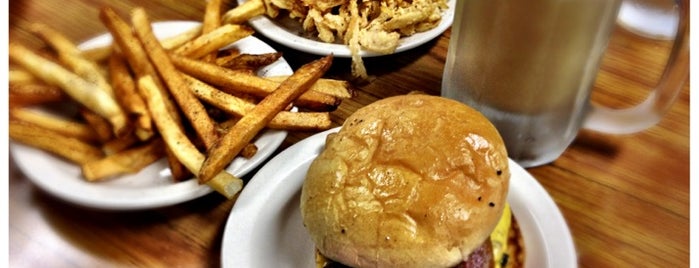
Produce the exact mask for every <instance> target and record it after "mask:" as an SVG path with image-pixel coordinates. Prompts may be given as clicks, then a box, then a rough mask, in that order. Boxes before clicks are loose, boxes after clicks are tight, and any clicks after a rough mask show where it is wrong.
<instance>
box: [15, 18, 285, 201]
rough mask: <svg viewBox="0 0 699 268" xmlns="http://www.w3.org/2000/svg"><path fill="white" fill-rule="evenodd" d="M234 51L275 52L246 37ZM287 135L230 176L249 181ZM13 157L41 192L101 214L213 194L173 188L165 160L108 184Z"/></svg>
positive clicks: (166, 27)
mask: <svg viewBox="0 0 699 268" xmlns="http://www.w3.org/2000/svg"><path fill="white" fill-rule="evenodd" d="M196 25H198V23H196V22H188V21H169V22H158V23H154V24H153V31H154V33H155V34H156V36H157V37H159V38H164V37H167V36H171V35H174V34H177V33H179V32H182V31H185V30H187V29H189V28H190V27H194V26H196ZM111 41H112V39H111V35H109V34H104V35H101V36H98V37H96V38H93V39H90V40H88V41H86V42H84V43H83V44H81V45H80V48H81V49H88V48H91V47H96V46H100V45H105V44H109V43H111ZM231 46H233V47H237V48H239V49H240V50H241V51H243V52H246V53H268V52H274V49H273V48H272V47H270V46H268V45H267V44H265V43H264V42H262V41H261V40H259V39H257V38H255V37H247V38H245V39H243V40H240V41H238V42H236V43H234V44H232V45H231ZM260 72H261V73H262V74H264V75H289V74H292V73H293V71H292V69H291V67H290V66H289V65H288V64H287V63H286V61H285V60H284V59H280V60H279V61H278V62H275V63H273V64H271V65H269V66H267V67H266V68H264V69H262V70H260ZM286 135H287V133H286V132H285V131H275V130H267V131H265V132H263V133H262V134H261V136H260V137H259V138H257V139H256V140H255V144H256V145H257V147H258V149H259V150H258V152H257V154H255V156H254V157H253V158H251V159H244V158H241V157H238V158H236V159H235V160H234V161H233V162H232V163H231V164H230V165H229V166H228V167H227V168H226V170H227V171H228V172H230V173H232V174H234V175H236V176H244V175H245V174H247V173H248V172H249V171H250V170H252V169H254V168H256V167H257V166H258V165H260V164H261V163H262V162H263V161H264V160H266V159H267V158H268V157H269V156H270V155H271V154H272V153H274V151H275V150H276V149H277V148H278V147H279V145H280V144H281V143H282V141H283V140H284V139H285V138H286ZM10 152H11V155H12V156H13V157H14V159H15V162H16V163H17V166H18V167H19V168H20V169H21V170H22V171H23V172H24V173H25V174H26V175H27V177H28V178H29V179H30V180H31V181H32V182H33V183H34V184H35V185H37V186H38V187H40V188H41V189H43V190H45V191H46V192H48V193H50V194H52V195H54V196H57V197H58V198H61V199H63V200H66V201H69V202H72V203H75V204H78V205H82V206H86V207H92V208H98V209H107V210H136V209H150V208H157V207H163V206H168V205H174V204H178V203H181V202H185V201H189V200H192V199H195V198H198V197H201V196H203V195H205V194H208V193H210V192H212V191H213V190H212V189H211V188H210V187H209V186H206V185H199V184H198V183H197V181H196V180H195V179H191V180H187V181H183V182H173V179H172V176H171V174H170V171H169V168H168V166H167V163H166V161H165V160H164V159H161V160H160V161H158V162H155V163H153V164H152V165H150V166H148V167H146V168H145V169H143V170H141V171H140V172H138V173H136V174H132V175H126V176H121V177H118V178H114V179H111V180H107V181H104V182H87V181H86V180H84V179H83V178H82V175H81V172H80V167H79V166H77V165H75V164H72V163H70V162H67V161H65V160H63V159H61V158H58V157H56V156H54V155H51V154H48V153H46V152H44V151H41V150H39V149H36V148H32V147H28V146H25V145H22V144H17V143H12V144H11V146H10Z"/></svg>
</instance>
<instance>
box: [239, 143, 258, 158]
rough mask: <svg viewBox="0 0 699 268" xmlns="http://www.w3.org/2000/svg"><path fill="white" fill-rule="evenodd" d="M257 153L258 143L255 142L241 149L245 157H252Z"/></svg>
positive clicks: (241, 154) (241, 153)
mask: <svg viewBox="0 0 699 268" xmlns="http://www.w3.org/2000/svg"><path fill="white" fill-rule="evenodd" d="M256 153H257V145H255V144H254V143H248V145H245V147H243V149H242V150H240V156H242V157H243V158H248V159H250V158H252V157H253V156H255V154H256Z"/></svg>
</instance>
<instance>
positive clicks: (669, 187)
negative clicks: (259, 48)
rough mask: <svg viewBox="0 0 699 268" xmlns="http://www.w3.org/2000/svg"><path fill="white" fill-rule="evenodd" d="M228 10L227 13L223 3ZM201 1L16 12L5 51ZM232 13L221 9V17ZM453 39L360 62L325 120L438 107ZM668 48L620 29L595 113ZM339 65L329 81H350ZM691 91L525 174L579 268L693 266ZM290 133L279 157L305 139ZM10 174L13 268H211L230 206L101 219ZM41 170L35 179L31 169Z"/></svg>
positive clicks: (643, 76) (85, 1) (198, 8)
mask: <svg viewBox="0 0 699 268" xmlns="http://www.w3.org/2000/svg"><path fill="white" fill-rule="evenodd" d="M224 2H225V1H224ZM205 4H206V2H205V1H194V0H189V1H174V0H159V1H135V0H129V1H105V0H82V1H60V0H41V1H39V0H17V1H10V2H9V8H10V9H9V15H10V16H9V39H10V42H20V43H23V44H25V45H27V46H29V47H31V48H36V49H39V48H41V47H43V44H42V43H41V42H39V40H38V39H36V38H34V37H33V36H31V35H30V34H29V33H28V31H27V25H28V24H29V23H32V22H36V21H40V22H44V23H48V24H50V25H51V26H53V27H54V28H56V29H58V30H60V31H61V32H63V33H64V34H65V35H66V36H68V37H69V38H70V39H71V40H73V41H75V42H76V43H79V42H81V41H83V40H86V39H89V38H91V37H94V36H96V35H98V34H102V33H104V32H106V28H105V27H104V26H103V25H102V24H101V23H100V21H99V19H98V12H99V9H100V8H101V7H102V6H104V5H110V6H111V7H113V8H114V9H115V10H116V11H117V12H118V13H119V14H120V15H122V16H128V14H129V11H130V10H131V9H132V8H133V7H136V6H143V7H145V9H146V10H147V12H148V14H149V16H150V18H152V19H153V20H154V21H162V20H197V21H201V19H202V18H203V13H204V7H205ZM233 6H235V3H233V2H226V7H225V8H224V9H227V8H230V7H233ZM256 36H257V37H259V38H261V39H262V40H264V41H266V42H267V43H269V44H270V45H272V46H273V47H274V48H275V49H277V50H279V51H282V52H283V53H284V57H285V58H286V60H287V61H288V62H289V63H290V65H291V66H292V68H294V69H296V68H298V67H299V66H300V65H302V64H305V63H307V62H310V61H311V60H314V59H317V58H319V56H317V55H310V54H306V53H302V52H298V51H294V50H291V49H288V48H286V47H284V46H282V45H280V44H276V43H274V42H272V41H270V40H268V39H265V38H264V37H262V36H261V35H259V34H256ZM449 37H450V31H449V30H447V31H446V32H445V33H444V34H442V35H441V36H439V37H438V38H436V39H434V40H433V41H430V42H428V43H426V44H424V45H422V46H419V47H417V48H415V49H412V50H410V51H407V52H404V53H399V54H395V55H390V56H384V57H377V58H368V59H366V60H365V62H366V65H367V69H368V72H369V74H370V75H371V76H372V81H371V82H370V83H368V84H363V85H358V86H357V89H358V91H357V95H356V96H355V97H353V98H352V99H348V100H346V101H344V102H343V103H342V105H341V106H340V107H339V108H338V109H337V110H336V111H334V112H333V113H332V119H333V122H334V124H335V125H336V126H339V125H340V124H341V123H342V122H343V120H344V119H345V118H347V117H348V116H349V115H350V114H352V113H353V112H354V111H355V110H356V109H358V108H360V107H362V106H364V105H367V104H369V103H372V102H373V101H375V100H378V99H381V98H385V97H389V96H394V95H400V94H406V93H408V92H411V91H414V90H420V91H424V92H426V93H428V94H433V95H438V94H439V90H440V87H441V79H442V71H443V68H444V62H445V56H446V51H447V46H448V40H449ZM670 46H671V42H668V41H654V40H647V39H643V38H640V37H638V36H635V35H633V34H630V33H628V32H626V31H625V30H623V29H621V28H618V29H617V30H616V31H615V33H614V36H613V38H612V40H611V42H610V44H609V48H608V51H607V54H606V56H605V58H604V60H603V64H602V67H601V71H600V74H599V76H598V79H597V82H596V84H595V91H594V93H593V96H592V98H593V101H595V102H598V103H601V104H604V105H609V106H612V107H629V106H631V105H634V104H636V103H639V102H641V101H642V100H643V99H644V98H645V96H646V95H647V94H648V88H650V87H652V86H653V85H655V83H656V81H657V79H658V77H659V76H660V74H661V72H662V70H663V66H664V64H665V61H666V60H667V55H668V53H669V50H670ZM349 63H350V62H349V60H348V59H343V58H336V59H335V61H334V64H333V67H332V68H331V70H330V71H329V72H328V73H327V75H326V76H327V77H332V78H339V79H346V78H349V65H350V64H349ZM688 81H689V80H687V83H685V85H684V87H683V90H682V92H681V94H680V95H679V97H678V100H677V103H675V104H674V105H673V106H672V109H671V110H670V111H669V113H668V114H667V115H666V116H665V117H664V119H663V120H662V121H661V122H660V123H659V124H658V125H657V126H654V127H652V128H650V129H648V130H646V131H643V132H641V133H637V134H632V135H621V136H614V135H603V134H598V133H594V132H589V131H582V132H581V133H580V135H579V136H578V138H577V139H576V140H575V141H574V143H573V144H572V145H571V146H570V148H569V149H568V150H567V151H566V152H565V153H564V154H563V155H562V156H561V157H560V158H559V159H558V160H556V161H555V162H553V163H551V164H548V165H544V166H540V167H535V168H530V169H528V171H529V172H530V173H531V174H532V175H533V176H534V177H535V178H536V179H537V180H538V181H539V182H540V183H541V184H542V185H543V186H544V187H545V189H546V190H547V191H548V192H549V194H550V195H551V196H552V197H553V199H554V200H555V202H556V203H557V205H558V206H559V208H560V209H561V211H562V213H563V215H564V217H565V219H566V221H567V222H568V224H569V226H570V229H571V232H572V235H573V238H574V243H575V246H576V249H577V252H578V257H579V259H578V261H579V264H580V267H687V266H689V177H690V176H689V169H690V168H689V82H688ZM312 134H313V133H306V132H294V133H291V134H290V135H289V136H288V138H287V139H286V140H285V141H284V143H283V145H282V147H281V148H280V149H279V150H283V149H284V148H286V147H288V146H290V145H292V144H294V143H296V142H298V141H300V140H302V139H304V138H306V137H308V136H310V135H312ZM9 155H10V169H9V215H10V217H9V242H10V243H9V265H10V267H218V266H220V255H221V254H222V252H221V239H222V234H223V229H224V227H225V224H226V218H227V216H228V214H229V212H230V210H231V208H232V206H233V205H234V203H235V200H226V199H224V198H223V197H221V196H219V195H217V194H210V195H207V196H204V197H202V198H199V199H196V200H193V201H189V202H186V203H183V204H178V205H174V206H170V207H166V208H161V209H154V210H147V211H138V212H106V211H100V210H94V209H89V208H83V207H79V206H76V205H73V204H69V203H65V202H63V201H61V200H59V199H56V198H54V197H52V196H50V195H48V194H46V193H45V192H43V191H41V190H40V189H39V188H37V187H35V186H34V185H33V184H32V183H31V182H30V181H29V180H28V179H27V177H26V176H25V175H24V174H23V173H22V171H21V170H19V168H18V167H17V166H16V165H15V163H14V162H13V160H12V155H11V154H9ZM37 168H40V167H37Z"/></svg>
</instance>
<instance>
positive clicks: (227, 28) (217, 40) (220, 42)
mask: <svg viewBox="0 0 699 268" xmlns="http://www.w3.org/2000/svg"><path fill="white" fill-rule="evenodd" d="M252 33H253V30H252V29H250V28H249V27H246V26H242V25H235V24H226V25H223V26H221V27H218V28H216V29H214V30H213V31H211V32H208V33H205V34H202V35H201V36H199V37H197V38H195V39H194V40H192V41H190V42H187V43H186V44H184V45H182V46H180V47H179V48H177V49H175V50H174V53H176V54H179V55H183V56H186V57H189V58H193V59H198V58H201V57H203V56H205V55H209V54H211V53H215V52H216V51H218V50H219V49H221V48H222V47H225V46H227V45H229V44H231V43H233V42H235V41H238V40H240V39H243V38H245V37H247V36H250V35H252Z"/></svg>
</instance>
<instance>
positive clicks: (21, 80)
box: [7, 69, 39, 85]
mask: <svg viewBox="0 0 699 268" xmlns="http://www.w3.org/2000/svg"><path fill="white" fill-rule="evenodd" d="M7 80H8V82H9V83H10V85H24V84H36V83H37V82H39V80H37V79H36V77H35V76H34V75H33V74H31V73H30V72H27V71H25V70H17V69H10V71H9V73H8V75H7Z"/></svg>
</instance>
